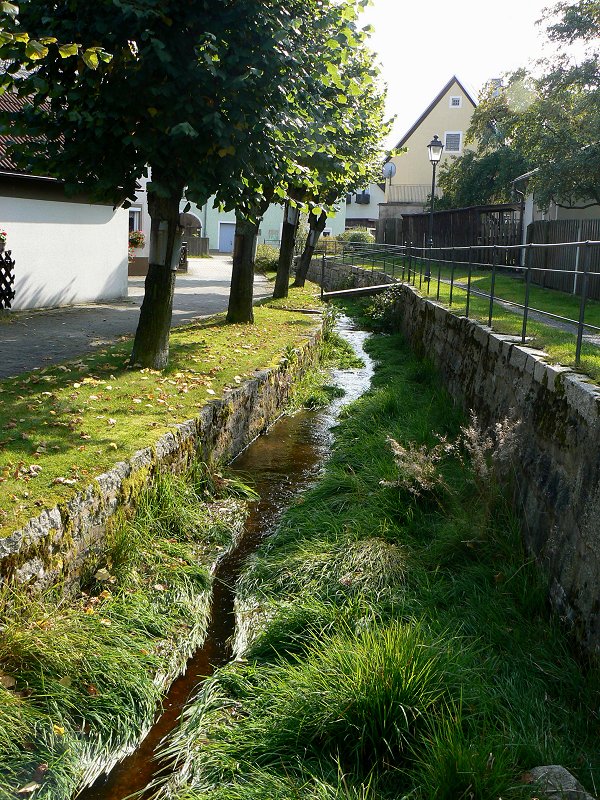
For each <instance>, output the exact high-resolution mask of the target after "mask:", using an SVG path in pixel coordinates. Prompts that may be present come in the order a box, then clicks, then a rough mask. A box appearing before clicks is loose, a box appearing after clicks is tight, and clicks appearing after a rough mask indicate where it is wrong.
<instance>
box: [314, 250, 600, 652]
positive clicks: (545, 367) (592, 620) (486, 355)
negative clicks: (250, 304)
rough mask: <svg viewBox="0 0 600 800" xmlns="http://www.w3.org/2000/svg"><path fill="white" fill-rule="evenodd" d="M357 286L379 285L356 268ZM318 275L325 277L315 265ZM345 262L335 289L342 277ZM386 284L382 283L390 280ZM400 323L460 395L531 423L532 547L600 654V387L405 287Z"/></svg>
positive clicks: (495, 413) (526, 468)
mask: <svg viewBox="0 0 600 800" xmlns="http://www.w3.org/2000/svg"><path fill="white" fill-rule="evenodd" d="M350 274H351V275H352V280H353V281H354V282H355V285H357V286H360V285H372V284H371V273H370V272H369V273H366V274H365V275H364V280H365V283H364V284H362V283H361V280H362V278H361V276H360V271H359V270H356V268H354V269H353V270H348V271H347V272H346V275H347V276H348V275H350ZM310 277H311V280H319V279H320V266H319V267H318V269H317V264H316V263H315V265H314V268H313V271H312V274H311V276H310ZM343 280H344V275H343V268H341V267H337V268H336V273H335V274H330V275H328V276H327V281H326V283H327V288H337V287H338V286H339V284H340V282H343ZM382 282H383V281H382ZM399 292H400V297H399V299H398V301H397V321H398V327H399V329H400V330H401V331H402V333H404V335H405V336H406V338H407V340H408V341H409V342H410V343H411V345H412V347H413V348H414V350H415V351H416V352H417V353H418V354H419V355H421V356H425V357H428V358H430V359H432V360H433V362H434V363H435V365H436V367H437V369H438V370H439V373H440V375H441V377H442V380H443V382H444V384H445V386H446V387H447V389H448V391H449V392H450V394H451V395H452V397H453V398H454V399H455V400H456V401H458V402H460V403H461V404H462V405H464V406H465V407H467V408H472V409H473V410H474V411H475V413H476V414H477V415H478V417H479V418H480V420H481V421H482V422H483V423H484V424H491V423H494V422H497V421H499V420H502V419H504V418H506V417H507V416H511V415H512V414H516V416H518V417H520V418H521V419H522V420H523V424H522V428H521V431H520V438H519V451H518V454H517V459H516V465H515V469H516V487H517V488H516V493H517V497H516V502H517V503H518V508H519V510H520V513H522V516H523V531H524V537H525V542H526V546H527V548H528V549H529V551H530V552H531V553H532V554H533V555H534V556H535V557H536V559H537V560H538V561H539V563H541V564H543V565H544V567H545V568H546V569H547V570H548V572H549V574H550V578H551V599H552V602H553V604H554V606H555V608H556V609H557V610H558V612H559V614H561V616H563V617H564V618H565V619H566V620H567V621H568V622H569V624H570V625H572V626H573V627H574V628H575V630H576V632H577V634H578V637H579V639H580V641H581V642H582V644H583V645H584V646H585V647H587V648H588V649H589V650H591V651H593V652H595V653H599V652H600V615H599V612H600V388H599V387H598V386H596V385H594V384H593V383H591V381H589V380H588V379H586V378H585V377H584V376H581V375H578V374H575V373H573V372H572V371H570V370H569V369H567V368H565V367H561V366H557V365H553V364H550V363H548V360H549V357H548V356H547V354H545V353H543V352H541V351H539V350H534V349H532V348H529V347H525V346H522V345H520V344H519V343H517V342H518V341H519V340H517V338H516V337H513V336H502V335H500V334H497V333H494V332H493V331H492V330H490V329H489V328H487V327H484V326H483V325H480V324H478V323H476V322H472V321H469V320H467V319H466V318H465V317H459V316H456V315H455V314H452V313H450V312H449V311H448V310H446V309H445V308H443V307H442V306H440V305H438V304H436V303H435V302H432V301H430V300H426V299H424V298H423V297H421V296H419V295H418V294H417V293H416V291H415V290H414V289H413V288H412V287H410V286H406V285H403V286H402V287H400V288H399Z"/></svg>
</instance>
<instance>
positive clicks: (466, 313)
mask: <svg viewBox="0 0 600 800" xmlns="http://www.w3.org/2000/svg"><path fill="white" fill-rule="evenodd" d="M472 270H473V247H472V246H471V245H469V272H468V275H467V310H466V311H465V317H467V319H468V318H469V305H470V303H471V272H472Z"/></svg>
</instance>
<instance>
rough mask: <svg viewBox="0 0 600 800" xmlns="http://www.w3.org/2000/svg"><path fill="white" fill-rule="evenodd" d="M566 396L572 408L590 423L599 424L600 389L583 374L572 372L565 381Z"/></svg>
mask: <svg viewBox="0 0 600 800" xmlns="http://www.w3.org/2000/svg"><path fill="white" fill-rule="evenodd" d="M563 386H564V389H565V397H566V399H567V403H568V404H569V405H570V406H571V408H573V409H575V411H576V412H577V413H578V414H580V415H581V416H582V417H583V419H585V421H586V422H587V423H588V424H589V425H597V424H598V418H599V412H600V390H599V389H598V387H597V386H596V385H595V384H593V383H590V382H589V380H586V379H585V378H584V377H582V376H581V375H575V373H571V374H570V375H567V376H566V377H565V379H564V383H563Z"/></svg>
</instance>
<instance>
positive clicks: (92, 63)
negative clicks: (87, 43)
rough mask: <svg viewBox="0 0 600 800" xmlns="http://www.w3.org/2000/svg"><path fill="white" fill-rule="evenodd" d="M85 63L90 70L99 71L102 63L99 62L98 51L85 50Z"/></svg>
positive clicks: (83, 54) (82, 55) (83, 55)
mask: <svg viewBox="0 0 600 800" xmlns="http://www.w3.org/2000/svg"><path fill="white" fill-rule="evenodd" d="M81 57H82V58H83V61H84V63H85V65H86V66H87V67H89V68H90V69H98V65H99V63H100V61H99V60H98V53H97V52H96V50H94V49H92V48H90V49H89V50H84V51H83V53H82V54H81Z"/></svg>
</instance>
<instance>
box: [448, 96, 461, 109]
mask: <svg viewBox="0 0 600 800" xmlns="http://www.w3.org/2000/svg"><path fill="white" fill-rule="evenodd" d="M453 100H458V103H456V104H455V103H453V102H452V101H453ZM448 105H449V106H450V108H462V95H460V94H453V95H450V100H449V101H448Z"/></svg>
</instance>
